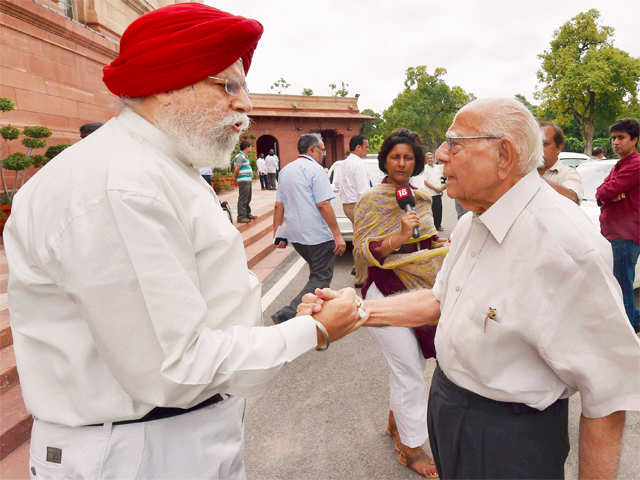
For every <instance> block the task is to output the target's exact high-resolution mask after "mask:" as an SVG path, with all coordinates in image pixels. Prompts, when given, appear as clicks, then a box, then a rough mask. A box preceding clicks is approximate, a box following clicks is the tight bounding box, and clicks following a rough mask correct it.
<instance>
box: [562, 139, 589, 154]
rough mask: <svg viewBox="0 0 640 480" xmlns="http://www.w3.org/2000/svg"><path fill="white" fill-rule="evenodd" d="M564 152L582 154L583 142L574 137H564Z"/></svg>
mask: <svg viewBox="0 0 640 480" xmlns="http://www.w3.org/2000/svg"><path fill="white" fill-rule="evenodd" d="M564 151H565V152H575V153H582V152H584V142H583V141H582V140H580V139H579V138H576V137H564Z"/></svg>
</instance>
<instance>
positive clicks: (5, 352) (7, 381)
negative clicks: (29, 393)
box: [0, 345, 20, 414]
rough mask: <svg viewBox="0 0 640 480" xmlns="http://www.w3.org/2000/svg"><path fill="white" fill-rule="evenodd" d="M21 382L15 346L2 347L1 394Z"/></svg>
mask: <svg viewBox="0 0 640 480" xmlns="http://www.w3.org/2000/svg"><path fill="white" fill-rule="evenodd" d="M19 383H20V381H19V380H18V370H17V369H16V357H15V356H14V354H13V346H12V345H8V346H6V347H4V348H1V349H0V394H3V393H4V392H6V391H7V390H9V389H10V388H11V387H13V386H15V385H18V384H19ZM3 414H4V412H3Z"/></svg>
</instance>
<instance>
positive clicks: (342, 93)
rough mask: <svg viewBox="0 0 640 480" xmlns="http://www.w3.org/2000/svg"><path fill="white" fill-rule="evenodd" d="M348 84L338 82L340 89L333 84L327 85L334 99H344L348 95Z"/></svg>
mask: <svg viewBox="0 0 640 480" xmlns="http://www.w3.org/2000/svg"><path fill="white" fill-rule="evenodd" d="M348 88H349V84H348V83H346V82H340V88H338V86H337V85H336V84H335V83H330V84H329V90H331V95H333V96H334V97H346V96H347V95H349V90H348Z"/></svg>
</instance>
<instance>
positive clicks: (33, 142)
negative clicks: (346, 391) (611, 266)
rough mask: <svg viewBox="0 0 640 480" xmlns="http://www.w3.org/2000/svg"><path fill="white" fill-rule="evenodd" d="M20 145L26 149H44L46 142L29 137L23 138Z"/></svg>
mask: <svg viewBox="0 0 640 480" xmlns="http://www.w3.org/2000/svg"><path fill="white" fill-rule="evenodd" d="M22 144H23V145H24V146H25V147H27V148H44V147H46V146H47V142H45V141H44V140H40V139H39V138H31V137H26V138H23V139H22Z"/></svg>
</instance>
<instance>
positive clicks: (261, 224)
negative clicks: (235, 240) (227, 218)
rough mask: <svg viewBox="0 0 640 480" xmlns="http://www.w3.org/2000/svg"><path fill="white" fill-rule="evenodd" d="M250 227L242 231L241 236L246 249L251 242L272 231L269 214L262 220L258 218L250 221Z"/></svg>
mask: <svg viewBox="0 0 640 480" xmlns="http://www.w3.org/2000/svg"><path fill="white" fill-rule="evenodd" d="M250 225H251V227H250V228H249V229H248V230H245V231H244V232H242V238H243V240H244V248H245V249H246V248H247V247H248V246H249V245H251V244H252V243H255V242H257V241H258V240H260V239H261V238H262V237H264V236H265V235H270V234H271V233H272V231H273V221H272V218H271V215H269V216H268V217H267V218H265V219H264V220H262V221H260V220H259V219H256V220H254V221H253V222H251V224H250Z"/></svg>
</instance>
